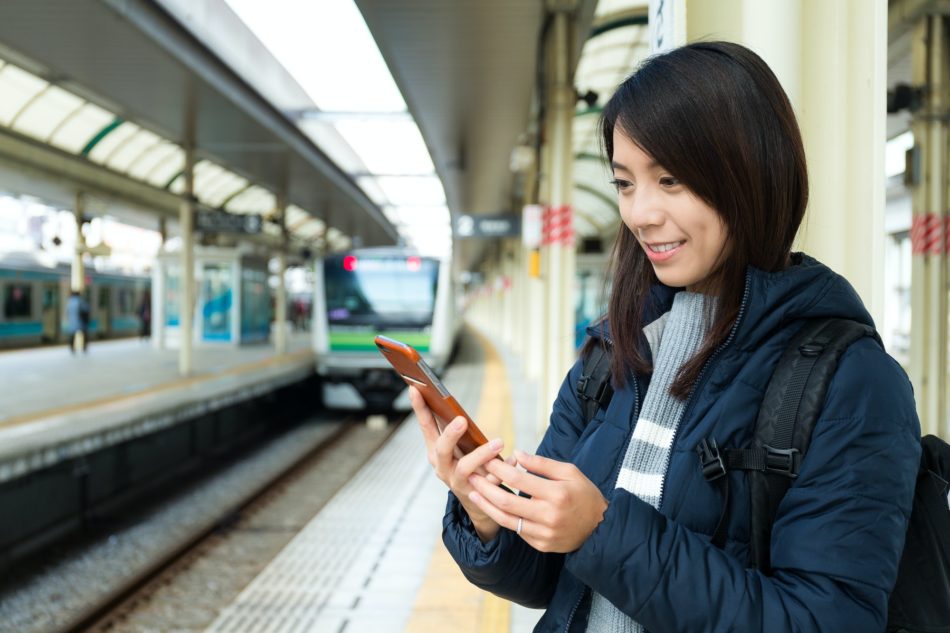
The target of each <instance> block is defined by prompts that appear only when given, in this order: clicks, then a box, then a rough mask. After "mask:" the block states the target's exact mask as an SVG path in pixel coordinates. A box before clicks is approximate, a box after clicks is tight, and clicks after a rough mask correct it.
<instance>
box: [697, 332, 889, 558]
mask: <svg viewBox="0 0 950 633" xmlns="http://www.w3.org/2000/svg"><path fill="white" fill-rule="evenodd" d="M864 336H874V337H875V338H877V334H876V333H875V331H874V328H872V327H870V326H867V325H864V324H862V323H858V322H857V321H852V320H850V319H814V320H809V321H807V322H806V323H805V325H804V326H802V328H801V329H800V330H799V331H798V332H797V333H795V334H794V335H793V336H792V338H791V340H790V341H789V344H788V346H787V347H786V349H785V351H784V352H783V354H782V356H781V357H780V359H779V362H778V364H777V365H776V367H775V370H774V371H773V373H772V378H771V379H770V380H769V384H768V387H767V388H766V391H765V397H764V398H763V400H762V404H761V406H760V408H759V414H758V418H757V419H756V424H755V432H754V436H753V442H752V447H751V448H744V449H734V448H726V449H719V447H718V446H717V445H716V442H715V440H708V441H707V440H704V441H703V442H701V443H700V445H699V446H698V447H697V449H696V450H697V452H698V453H699V456H700V460H701V462H702V464H703V476H704V477H705V478H706V479H707V480H708V481H711V482H714V483H715V484H716V485H717V486H718V487H719V488H720V491H721V492H722V495H723V511H722V514H721V516H720V518H719V524H718V525H717V526H716V530H715V532H714V534H713V538H712V542H713V543H714V544H716V545H717V546H719V547H722V545H723V544H725V540H726V527H727V525H728V520H727V515H728V511H729V507H728V497H729V490H728V486H729V484H728V481H729V478H728V477H725V474H726V473H727V472H728V471H729V470H747V471H749V487H750V494H751V526H750V544H749V564H750V566H752V567H756V568H757V569H760V570H762V571H764V572H768V571H769V570H770V569H771V566H770V554H769V543H770V541H771V536H772V523H773V521H774V519H775V513H776V510H777V509H778V504H779V502H780V501H781V500H782V497H783V496H784V495H785V493H786V492H787V491H788V488H789V487H790V486H791V483H792V480H793V479H795V478H796V477H797V476H798V471H799V468H800V467H801V462H802V457H803V456H804V454H805V451H806V450H807V449H808V444H809V441H810V439H811V432H812V429H813V428H814V426H815V421H816V420H817V419H818V415H819V414H820V413H821V409H822V407H823V406H824V402H825V395H826V392H827V390H828V384H829V383H830V382H831V378H832V376H834V373H835V369H836V368H837V365H838V360H839V359H840V358H841V355H842V354H843V353H844V351H845V350H846V349H847V348H848V346H849V345H851V343H853V342H854V341H856V340H857V339H859V338H862V337H864ZM877 340H878V342H880V339H879V338H877Z"/></svg>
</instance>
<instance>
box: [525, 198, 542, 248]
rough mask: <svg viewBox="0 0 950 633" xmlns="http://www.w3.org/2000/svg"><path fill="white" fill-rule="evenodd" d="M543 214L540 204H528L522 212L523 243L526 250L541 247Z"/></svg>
mask: <svg viewBox="0 0 950 633" xmlns="http://www.w3.org/2000/svg"><path fill="white" fill-rule="evenodd" d="M542 213H543V209H542V208H541V205H540V204H527V205H525V207H524V209H523V210H522V212H521V243H522V244H523V245H524V247H525V248H538V247H539V246H541V238H542V227H543V223H542V220H541V216H542Z"/></svg>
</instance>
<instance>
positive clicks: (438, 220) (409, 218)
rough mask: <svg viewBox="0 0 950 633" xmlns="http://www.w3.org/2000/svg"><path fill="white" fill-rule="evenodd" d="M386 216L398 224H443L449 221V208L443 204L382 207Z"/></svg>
mask: <svg viewBox="0 0 950 633" xmlns="http://www.w3.org/2000/svg"><path fill="white" fill-rule="evenodd" d="M383 212H384V213H385V214H386V217H387V218H389V219H390V220H392V221H393V222H394V223H398V224H406V225H410V224H429V225H434V224H443V225H448V223H449V208H448V207H446V206H445V205H444V204H443V205H433V206H425V207H420V206H401V207H384V208H383Z"/></svg>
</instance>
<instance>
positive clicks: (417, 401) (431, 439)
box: [409, 387, 439, 446]
mask: <svg viewBox="0 0 950 633" xmlns="http://www.w3.org/2000/svg"><path fill="white" fill-rule="evenodd" d="M409 402H410V403H412V410H413V411H414V412H415V414H416V419H417V420H418V421H419V428H420V429H422V437H423V438H424V439H425V442H426V446H431V445H432V444H434V443H435V441H436V440H437V439H439V428H438V427H437V426H436V423H435V417H434V416H433V415H432V411H431V410H430V409H429V407H428V406H427V405H426V401H425V400H424V399H423V398H422V394H421V393H419V390H418V389H416V388H415V387H409Z"/></svg>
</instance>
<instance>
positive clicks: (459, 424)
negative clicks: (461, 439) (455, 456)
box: [452, 419, 465, 431]
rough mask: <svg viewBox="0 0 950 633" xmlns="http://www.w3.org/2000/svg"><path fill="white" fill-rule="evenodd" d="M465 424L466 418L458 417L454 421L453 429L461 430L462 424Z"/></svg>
mask: <svg viewBox="0 0 950 633" xmlns="http://www.w3.org/2000/svg"><path fill="white" fill-rule="evenodd" d="M464 424H465V421H464V420H461V419H458V420H456V421H455V422H453V423H452V430H453V431H458V430H461V428H462V426H463V425H464Z"/></svg>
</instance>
